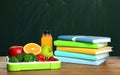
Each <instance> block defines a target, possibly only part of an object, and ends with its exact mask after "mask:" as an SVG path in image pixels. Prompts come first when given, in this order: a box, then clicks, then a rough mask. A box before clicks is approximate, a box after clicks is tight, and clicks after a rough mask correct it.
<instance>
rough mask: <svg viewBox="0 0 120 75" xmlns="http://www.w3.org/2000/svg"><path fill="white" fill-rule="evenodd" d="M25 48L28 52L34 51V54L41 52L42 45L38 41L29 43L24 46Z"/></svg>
mask: <svg viewBox="0 0 120 75" xmlns="http://www.w3.org/2000/svg"><path fill="white" fill-rule="evenodd" d="M23 50H24V52H25V53H26V54H28V53H33V54H34V55H37V54H40V52H41V47H40V45H38V44H36V43H28V44H26V45H25V46H24V47H23Z"/></svg>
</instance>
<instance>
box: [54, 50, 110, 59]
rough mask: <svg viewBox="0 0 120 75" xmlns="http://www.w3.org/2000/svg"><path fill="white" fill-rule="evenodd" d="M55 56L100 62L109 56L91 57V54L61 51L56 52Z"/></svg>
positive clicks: (106, 54)
mask: <svg viewBox="0 0 120 75" xmlns="http://www.w3.org/2000/svg"><path fill="white" fill-rule="evenodd" d="M54 54H55V56H62V57H69V58H80V59H88V60H99V59H103V58H107V57H108V56H109V54H108V53H105V54H99V55H89V54H82V53H73V52H65V51H59V50H56V51H55V52H54Z"/></svg>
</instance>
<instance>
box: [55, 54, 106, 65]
mask: <svg viewBox="0 0 120 75" xmlns="http://www.w3.org/2000/svg"><path fill="white" fill-rule="evenodd" d="M56 57H57V58H58V59H59V60H60V61H61V62H65V63H73V64H86V65H96V66H97V65H100V64H102V63H103V62H105V61H106V60H107V59H106V58H105V59H100V60H96V61H93V60H85V59H76V58H68V57H60V56H56Z"/></svg>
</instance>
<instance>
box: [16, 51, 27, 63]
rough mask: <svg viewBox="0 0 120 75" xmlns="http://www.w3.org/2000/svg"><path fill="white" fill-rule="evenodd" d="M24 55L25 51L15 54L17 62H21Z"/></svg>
mask: <svg viewBox="0 0 120 75" xmlns="http://www.w3.org/2000/svg"><path fill="white" fill-rule="evenodd" d="M24 56H25V53H20V54H19V55H18V56H17V59H18V60H19V62H23V61H24Z"/></svg>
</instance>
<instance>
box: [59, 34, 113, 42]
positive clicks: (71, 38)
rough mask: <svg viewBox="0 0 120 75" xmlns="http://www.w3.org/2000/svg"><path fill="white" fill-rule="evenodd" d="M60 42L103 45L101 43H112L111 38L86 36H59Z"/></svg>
mask: <svg viewBox="0 0 120 75" xmlns="http://www.w3.org/2000/svg"><path fill="white" fill-rule="evenodd" d="M58 39H59V40H69V41H78V42H79V41H80V42H89V43H101V42H111V38H110V37H102V36H85V35H61V36H58Z"/></svg>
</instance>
